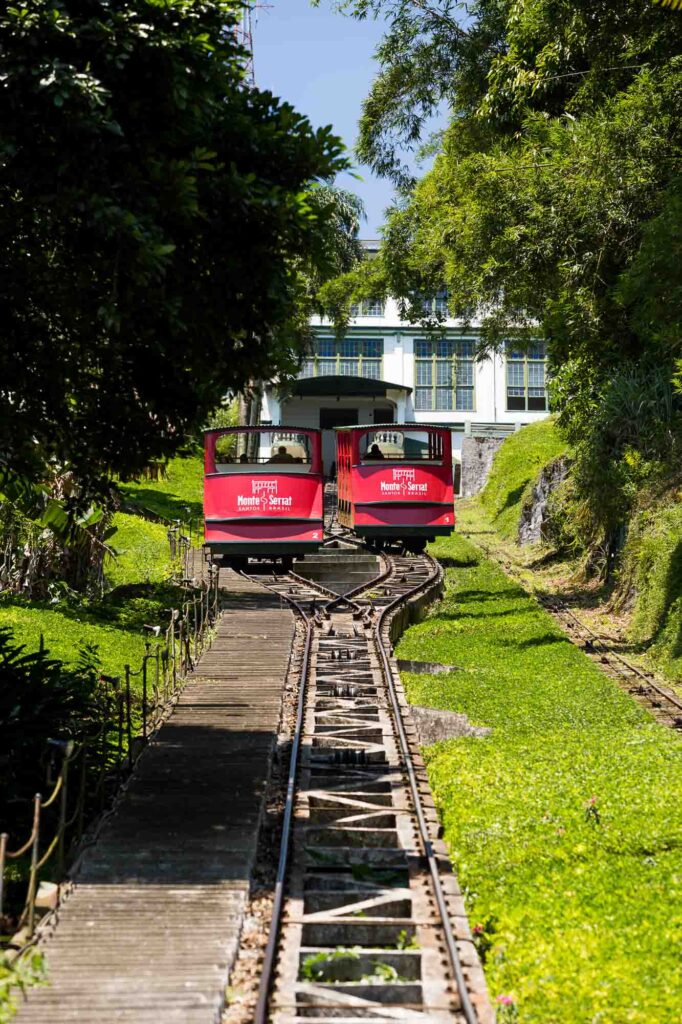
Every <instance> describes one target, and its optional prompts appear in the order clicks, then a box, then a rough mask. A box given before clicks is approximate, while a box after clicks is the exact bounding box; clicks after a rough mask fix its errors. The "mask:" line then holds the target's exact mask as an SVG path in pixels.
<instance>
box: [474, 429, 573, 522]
mask: <svg viewBox="0 0 682 1024" xmlns="http://www.w3.org/2000/svg"><path fill="white" fill-rule="evenodd" d="M567 451H568V447H567V445H566V442H565V440H564V439H563V438H562V437H561V435H560V433H559V431H558V430H557V427H556V423H555V421H554V420H553V419H547V420H543V421H541V422H540V423H531V424H529V425H528V426H525V427H523V428H522V429H521V430H519V431H517V432H516V433H514V434H512V435H511V436H510V437H507V438H505V440H504V441H503V442H502V444H501V446H500V448H499V449H498V451H497V452H496V453H495V457H494V459H493V466H492V469H491V471H490V476H489V477H488V481H487V483H486V485H485V488H484V489H483V491H482V492H481V494H480V498H479V500H480V502H481V504H482V506H483V507H484V508H485V509H486V511H487V512H488V513H489V514H490V516H491V517H492V520H493V522H494V524H495V526H496V528H497V529H498V530H499V531H500V533H501V534H502V536H503V537H506V538H507V539H508V540H516V537H517V535H518V530H519V516H520V513H521V509H522V508H523V505H524V502H525V500H526V499H527V497H528V494H529V492H530V490H531V488H532V486H533V484H534V483H535V480H536V479H537V476H538V473H539V472H540V470H541V469H542V468H543V467H544V466H546V465H547V463H548V462H551V461H552V460H553V459H555V458H558V457H559V456H560V455H565V454H566V453H567Z"/></svg>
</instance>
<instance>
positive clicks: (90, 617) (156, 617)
mask: <svg viewBox="0 0 682 1024" xmlns="http://www.w3.org/2000/svg"><path fill="white" fill-rule="evenodd" d="M177 604H178V591H177V588H176V587H174V586H173V585H172V584H168V583H127V584H125V585H123V586H120V587H116V588H115V589H114V590H112V591H110V592H109V593H108V594H106V595H105V596H104V597H103V598H102V600H101V601H97V602H92V603H90V602H85V601H83V602H77V601H60V602H58V603H57V604H52V603H50V602H49V601H29V600H27V599H26V598H23V597H21V596H20V595H8V596H6V597H5V596H3V599H2V602H1V604H0V607H3V606H13V607H16V608H26V609H30V610H32V611H38V612H40V611H45V612H57V613H58V614H59V615H63V616H64V618H66V619H73V620H75V621H78V622H84V623H87V624H88V625H91V626H111V627H113V628H114V629H121V630H125V631H126V632H130V630H142V629H143V627H144V626H145V624H148V623H150V622H151V623H152V624H153V625H157V624H158V622H159V621H161V620H164V619H165V618H167V615H166V614H165V613H166V610H167V609H168V608H170V607H177Z"/></svg>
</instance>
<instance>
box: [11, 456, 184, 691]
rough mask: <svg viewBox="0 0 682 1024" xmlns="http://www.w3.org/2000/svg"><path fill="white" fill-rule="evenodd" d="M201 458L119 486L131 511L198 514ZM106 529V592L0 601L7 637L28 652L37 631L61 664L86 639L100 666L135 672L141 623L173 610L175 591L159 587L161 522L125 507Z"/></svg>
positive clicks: (167, 562)
mask: <svg viewBox="0 0 682 1024" xmlns="http://www.w3.org/2000/svg"><path fill="white" fill-rule="evenodd" d="M202 486H203V477H202V466H201V460H200V459H198V458H196V457H192V458H177V459H173V460H172V461H171V463H170V465H169V471H168V476H167V477H166V478H165V479H164V480H160V481H155V482H146V483H145V484H144V486H143V485H133V484H126V485H123V487H122V490H123V491H124V492H125V494H126V498H127V501H128V505H129V507H130V508H131V509H133V508H135V507H136V506H137V507H140V506H141V507H144V508H147V509H152V506H153V505H154V504H155V503H156V508H153V509H152V511H156V512H157V514H159V515H164V516H166V517H167V518H173V517H174V516H175V514H176V513H177V516H178V517H184V512H185V510H186V509H187V508H189V509H190V510H191V513H192V514H195V513H196V512H197V510H199V513H200V511H201V493H202ZM113 526H114V527H115V532H114V534H113V535H112V536H111V537H110V539H109V541H108V543H109V544H110V545H111V547H112V548H113V549H114V550H115V552H116V555H115V556H114V557H108V558H107V559H106V561H105V565H104V575H105V583H106V586H107V588H108V592H107V594H106V595H105V597H104V600H103V601H91V602H82V603H81V602H78V601H73V600H70V599H68V598H64V599H62V600H60V601H58V602H56V603H54V604H50V603H36V602H29V601H26V600H25V599H22V598H19V599H17V598H5V599H3V600H0V626H9V627H10V628H11V629H12V630H13V632H14V636H15V639H16V640H17V641H18V642H19V643H23V644H25V645H26V647H27V649H28V650H34V649H35V648H36V647H37V646H38V645H39V643H40V637H41V635H42V636H43V638H44V642H45V646H46V647H47V648H48V649H49V651H50V653H51V654H52V656H53V657H55V658H59V659H60V660H63V661H64V662H66V663H67V664H74V663H75V662H76V661H77V660H78V656H79V651H80V649H81V648H82V647H84V646H85V645H86V644H89V645H93V646H95V647H97V650H98V654H99V658H100V661H101V665H102V671H103V672H104V673H105V674H107V675H117V676H118V675H122V674H123V671H124V666H125V665H126V664H129V665H130V666H131V667H132V668H133V669H137V668H138V667H139V665H140V662H141V660H142V656H143V654H144V651H145V639H146V637H147V636H148V634H147V633H145V632H144V630H143V626H144V625H145V624H148V625H163V626H165V625H166V623H167V619H168V615H167V612H166V609H167V608H170V607H176V606H177V604H178V600H179V598H178V593H177V591H176V590H175V589H174V588H172V587H168V586H167V585H166V584H165V581H166V580H168V578H169V577H170V576H171V574H172V572H173V570H174V568H177V567H176V566H174V565H173V563H172V561H171V558H170V548H169V544H168V537H167V532H166V526H165V525H163V524H162V523H156V522H150V521H149V520H148V519H145V518H143V517H142V516H137V515H133V514H130V512H118V513H116V515H115V516H114V519H113Z"/></svg>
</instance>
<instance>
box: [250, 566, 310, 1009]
mask: <svg viewBox="0 0 682 1024" xmlns="http://www.w3.org/2000/svg"><path fill="white" fill-rule="evenodd" d="M241 575H243V576H245V577H247V578H248V579H252V580H256V581H258V582H262V581H260V580H259V579H258V577H257V576H255V577H250V576H248V574H247V573H246V572H242V573H241ZM263 586H265V587H267V583H263ZM280 596H284V595H280ZM285 600H286V601H288V602H289V603H290V604H291V605H293V607H294V608H295V609H296V611H297V613H298V614H299V615H300V616H301V618H302V619H303V621H304V622H305V626H306V637H305V646H304V649H303V661H302V664H301V672H300V675H299V680H300V682H299V692H298V703H297V707H296V727H295V730H294V738H293V741H292V745H291V754H290V756H289V774H288V777H287V796H286V803H285V806H284V817H283V821H282V838H281V840H280V847H279V861H278V864H277V878H276V882H275V893H274V897H273V905H272V921H271V924H270V933H269V935H268V942H267V946H266V947H265V954H264V958H263V967H262V970H261V977H260V983H259V986H258V1000H257V1002H256V1009H255V1013H254V1024H268V1002H269V999H270V987H271V985H272V975H273V972H274V967H275V958H276V953H277V942H278V940H279V933H280V925H281V917H282V908H283V906H284V894H285V881H286V874H287V869H288V866H289V848H290V846H291V833H292V824H293V817H294V801H295V797H296V777H297V774H298V755H299V751H300V748H301V738H302V734H303V719H304V715H305V700H306V694H307V682H308V673H309V670H310V650H311V647H312V642H313V622H312V619H311V618H310V617H309V616H308V615H306V613H305V611H304V610H303V608H302V607H301V605H300V604H298V602H297V601H295V600H294V599H293V598H291V597H288V596H286V597H285Z"/></svg>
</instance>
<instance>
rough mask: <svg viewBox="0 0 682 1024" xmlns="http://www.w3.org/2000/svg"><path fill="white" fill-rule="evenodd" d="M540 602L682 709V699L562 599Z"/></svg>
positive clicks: (602, 651) (665, 698)
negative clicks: (606, 640)
mask: <svg viewBox="0 0 682 1024" xmlns="http://www.w3.org/2000/svg"><path fill="white" fill-rule="evenodd" d="M541 604H544V605H545V607H547V608H548V609H549V610H550V611H555V614H556V613H559V614H564V615H568V616H570V617H571V618H572V619H573V620H574V621H575V622H576V623H577V624H578V626H579V627H580V629H582V630H583V632H584V633H585V634H586V635H587V636H588V637H589V638H591V640H592V641H594V640H596V641H597V643H598V644H599V645H600V647H601V653H602V654H604V655H608V657H609V658H612V659H613V660H614V661H619V662H620V663H621V665H624V666H625V668H627V669H628V671H630V672H632V673H634V675H636V676H638V677H639V678H640V679H641V680H642V681H643V682H644V683H646V685H647V686H650V687H651V688H652V689H653V690H655V691H656V693H657V694H658V695H659V696H660V697H662V698H663V699H664V700H667V701H668V702H669V703H670V704H672V705H673V706H674V707H676V708H678V709H679V710H680V711H682V700H680V699H679V698H678V697H676V696H675V695H674V694H671V693H667V692H666V691H665V690H664V689H663V687H662V686H660V685H659V684H658V683H657V682H656V680H655V679H653V678H652V677H651V676H650V675H647V673H646V672H642V670H641V669H639V668H637V666H636V665H632V664H631V663H630V662H629V661H628V660H627V659H626V658H624V657H623V656H622V655H621V654H619V653H618V652H617V651H613V650H611V648H610V647H608V646H607V645H606V644H605V643H604V640H603V638H602V637H600V636H599V634H598V633H595V632H594V630H593V629H592V628H591V627H590V626H588V625H587V623H585V622H583V621H582V619H580V618H579V617H578V616H577V615H576V614H575V612H574V611H573V610H572V609H571V608H569V607H568V605H566V604H564V602H563V601H561V600H557V599H556V598H546V597H542V598H541Z"/></svg>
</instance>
